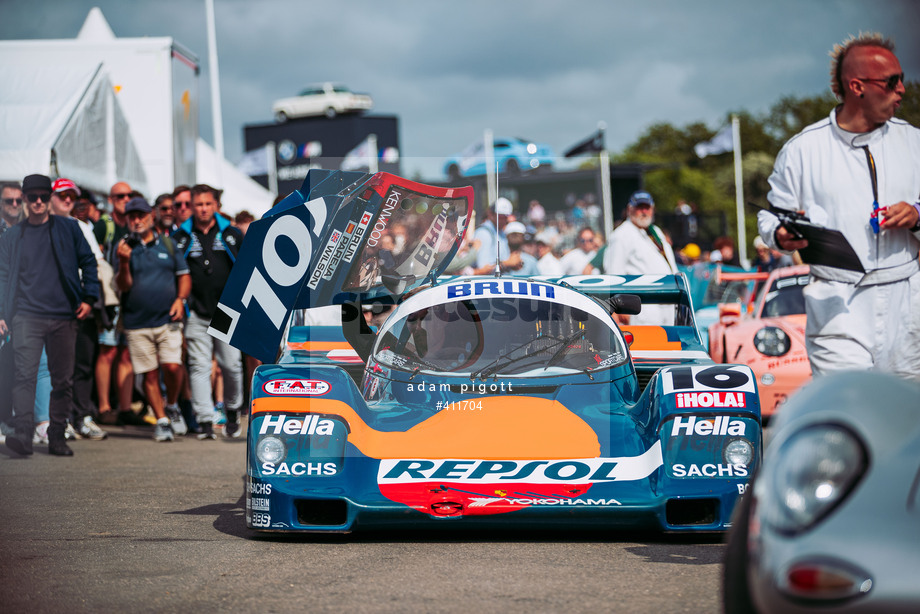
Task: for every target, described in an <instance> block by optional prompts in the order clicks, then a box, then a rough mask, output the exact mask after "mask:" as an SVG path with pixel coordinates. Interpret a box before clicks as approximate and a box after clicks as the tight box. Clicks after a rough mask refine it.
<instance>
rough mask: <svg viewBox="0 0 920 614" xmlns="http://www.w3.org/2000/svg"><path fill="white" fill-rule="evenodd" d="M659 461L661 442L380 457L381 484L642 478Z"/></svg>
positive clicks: (556, 481)
mask: <svg viewBox="0 0 920 614" xmlns="http://www.w3.org/2000/svg"><path fill="white" fill-rule="evenodd" d="M661 464H662V460H661V444H660V443H656V444H655V445H654V446H652V447H651V448H649V449H648V450H647V451H646V452H645V453H643V454H641V455H639V456H626V457H620V458H590V459H577V460H576V459H567V460H551V461H550V460H526V461H525V460H522V461H511V460H408V459H401V460H396V459H383V460H381V461H380V468H379V469H378V472H377V481H378V482H379V483H380V484H399V483H412V482H429V481H432V480H450V481H454V482H478V483H501V482H509V481H517V482H528V483H532V484H589V483H592V482H609V481H614V480H623V481H627V480H641V479H645V478H647V477H648V476H649V475H651V474H652V473H653V472H654V471H655V470H656V469H657V468H658V467H660V466H661Z"/></svg>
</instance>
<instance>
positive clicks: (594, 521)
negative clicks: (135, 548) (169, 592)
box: [212, 176, 761, 532]
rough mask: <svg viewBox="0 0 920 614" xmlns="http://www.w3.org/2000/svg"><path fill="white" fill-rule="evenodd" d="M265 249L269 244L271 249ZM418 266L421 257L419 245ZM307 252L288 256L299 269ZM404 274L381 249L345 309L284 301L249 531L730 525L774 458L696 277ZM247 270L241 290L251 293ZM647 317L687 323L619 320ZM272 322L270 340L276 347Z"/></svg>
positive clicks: (362, 255)
mask: <svg viewBox="0 0 920 614" xmlns="http://www.w3.org/2000/svg"><path fill="white" fill-rule="evenodd" d="M374 177H377V176H365V179H364V180H366V181H371V182H373V181H377V182H378V187H379V188H380V189H378V190H377V191H378V193H379V195H380V197H381V199H382V201H383V202H386V198H387V194H388V192H387V190H392V189H393V185H394V184H393V183H391V184H390V185H389V186H388V187H387V188H385V189H384V188H383V187H381V186H382V184H380V183H379V181H380V180H379V177H378V178H377V179H374ZM309 179H310V178H309V177H308V180H309ZM398 179H399V178H392V176H391V177H390V178H389V179H388V180H392V181H393V182H395V184H400V183H401V181H404V180H399V181H397V180H398ZM360 181H361V180H357V179H356V182H360ZM413 188H414V190H415V191H416V192H417V193H427V194H428V195H429V196H430V195H432V194H434V190H436V188H430V187H427V186H420V185H418V184H416V185H414V186H413ZM361 189H362V188H360V187H359V188H358V191H360V190H361ZM350 193H354V191H353V190H352V191H350V192H347V193H346V195H345V197H344V198H342V197H341V196H340V198H342V200H341V201H339V205H337V206H339V207H341V205H342V204H343V203H344V202H347V201H348V197H347V194H350ZM295 194H296V193H295ZM365 195H366V196H370V195H369V194H367V193H365ZM296 199H297V200H300V201H301V204H302V205H303V204H304V203H309V202H310V201H311V198H309V197H303V196H299V195H298V196H296ZM429 200H432V199H429ZM434 200H437V199H434ZM370 201H373V199H370ZM370 201H369V202H370ZM370 204H373V203H372V202H370ZM442 204H444V208H443V209H442V211H443V210H446V209H451V210H455V211H456V210H457V207H454V206H451V207H448V206H447V204H446V201H445V202H444V203H442ZM365 210H366V209H364V208H362V209H361V210H360V211H355V212H353V215H354V216H357V215H359V214H363V212H364V211H365ZM419 210H420V208H419V207H418V206H417V205H412V206H406V207H405V211H419ZM380 211H381V210H379V209H378V210H377V212H378V213H379V212H380ZM280 215H282V216H284V215H285V214H284V213H281V214H280ZM271 217H275V216H271ZM350 219H356V218H350ZM375 219H376V218H375ZM262 222H267V223H268V224H269V225H270V224H273V223H274V222H272V221H271V219H270V218H267V219H263V220H262ZM288 222H290V220H289V221H288ZM374 223H375V222H374V220H370V221H369V222H368V224H369V225H368V227H369V228H373V227H374ZM393 223H395V221H394V220H393V219H392V218H391V219H390V220H389V221H388V224H393ZM454 223H455V221H453V220H451V219H448V220H447V221H446V225H447V226H448V227H450V226H451V225H453V224H454ZM307 225H309V224H307ZM333 226H335V223H334V224H333ZM344 227H347V223H346V226H344ZM429 230H430V229H429ZM458 230H459V232H458V233H457V234H459V236H462V228H460V229H458ZM250 232H251V231H250ZM333 232H335V230H333ZM270 233H271V231H270V230H269V235H268V236H270ZM416 236H418V237H420V238H421V239H420V240H421V241H422V242H424V241H425V240H426V239H425V238H424V237H429V236H431V233H430V232H422V233H419V234H418V235H416ZM443 236H444V235H443V234H442V237H443ZM339 240H341V239H339ZM247 241H249V238H248V237H247ZM379 242H380V241H379V240H378V243H379ZM324 244H328V241H325V242H324V241H322V240H320V241H318V242H317V245H320V246H322V245H324ZM265 245H266V243H264V242H259V243H258V245H257V246H255V249H256V250H257V251H258V252H259V253H261V254H262V255H263V256H264V254H265V253H268V252H267V251H266V250H267V248H266V247H265ZM247 248H249V249H250V250H251V249H253V248H254V246H253V245H252V244H249V245H247V244H244V246H243V250H244V252H245V251H246V250H247ZM372 248H373V246H371V249H372ZM442 248H444V249H442ZM271 249H277V242H276V243H275V247H272V248H271ZM433 249H434V251H435V252H436V253H438V254H444V256H445V258H443V259H440V258H434V259H432V261H431V262H434V261H437V262H439V263H440V262H441V261H443V260H447V259H448V258H449V256H450V255H451V249H450V248H446V247H445V246H443V245H440V244H438V245H433ZM332 251H333V253H335V250H334V249H333V250H332ZM403 253H408V254H409V255H410V258H414V256H411V254H413V253H416V247H415V246H414V245H408V246H406V247H405V248H404V250H403ZM319 256H320V257H321V256H322V250H320V252H319ZM271 257H273V256H271V255H269V258H271ZM295 257H296V256H291V255H290V254H288V255H287V256H284V255H279V256H278V258H279V260H280V261H283V262H286V263H287V264H286V266H288V268H291V267H292V266H293V263H294V258H295ZM286 258H287V259H286ZM372 258H377V260H378V262H377V264H376V265H375V266H371V267H367V265H366V264H364V263H367V262H368V260H369V259H372ZM241 259H243V255H242V254H241ZM311 264H312V262H311ZM404 265H405V258H404V260H403V261H400V258H399V257H398V256H397V257H396V259H395V260H394V261H390V260H388V261H387V262H386V263H383V262H381V261H380V258H379V255H378V253H375V252H373V251H369V250H368V249H367V245H364V246H363V247H362V248H361V249H359V250H358V251H357V253H356V255H355V257H354V258H353V264H352V265H351V266H343V270H342V271H341V272H339V271H336V272H335V273H334V274H333V275H330V276H328V277H329V278H330V279H332V278H335V277H336V275H339V274H341V275H342V278H343V279H352V280H355V279H358V278H359V277H360V278H362V279H364V282H367V283H364V282H362V283H361V284H360V287H356V286H355V285H354V284H352V285H351V286H349V285H348V284H346V285H344V286H341V285H340V286H337V287H336V288H334V290H332V291H327V293H326V295H325V296H330V295H333V296H334V299H333V300H332V301H331V303H332V304H333V305H339V307H331V308H330V307H325V308H322V309H316V308H317V307H322V305H317V304H312V303H310V299H309V297H308V298H307V299H304V298H303V297H302V295H301V297H300V298H297V299H295V300H292V301H290V302H289V303H288V304H287V305H286V307H288V309H289V314H288V315H290V311H291V310H293V316H294V317H292V318H288V319H286V325H285V328H284V330H283V331H282V335H281V336H282V339H283V341H282V346H283V351H282V352H281V354H280V357H279V358H278V359H277V360H276V361H275V362H274V363H273V364H265V365H263V366H261V367H259V368H258V369H257V371H256V374H255V377H254V380H253V384H252V406H251V415H250V424H249V430H248V447H247V461H246V473H247V478H246V522H247V525H248V526H249V527H250V528H252V529H256V530H261V531H294V532H297V531H305V532H349V531H353V530H356V529H359V528H370V527H392V526H397V525H401V524H405V525H407V526H423V525H429V526H435V527H446V526H455V527H459V526H473V527H496V526H538V525H546V526H554V525H555V526H572V525H573V523H575V524H577V525H579V526H584V527H605V528H627V527H635V528H648V529H659V530H665V531H674V532H687V531H721V530H724V529H725V528H727V527H728V526H729V525H730V518H731V513H732V510H733V508H734V506H735V503H736V501H737V500H738V498H739V496H740V495H741V494H742V493H743V492H744V491H745V489H746V488H747V483H748V478H749V476H750V475H751V473H752V472H753V471H754V469H755V468H756V466H757V465H758V463H759V459H760V455H761V427H760V408H759V405H758V395H757V386H756V381H755V380H754V377H753V374H752V373H751V370H750V369H749V368H748V367H746V366H742V365H717V364H714V363H713V362H712V361H711V360H710V359H709V357H708V355H707V354H706V351H705V349H704V348H703V346H702V344H701V342H700V338H699V334H698V332H697V330H696V327H695V325H694V321H693V311H692V306H691V301H690V299H689V294H688V291H687V285H686V280H685V278H684V277H683V276H657V275H656V276H622V277H619V276H579V277H569V278H555V279H544V278H529V279H525V278H519V277H460V278H456V277H447V278H444V277H438V276H437V273H438V269H439V266H440V264H434V265H432V266H431V267H430V268H429V269H427V273H428V276H427V277H426V278H425V279H422V280H421V281H422V282H423V283H422V285H421V286H419V285H418V284H414V287H412V288H411V289H409V290H406V291H401V292H398V293H397V292H393V291H392V288H393V287H394V286H398V285H400V284H401V283H404V282H407V278H408V277H410V276H411V277H414V278H415V279H418V277H419V276H418V275H417V273H418V270H416V271H414V272H406V271H407V268H406V267H405V266H404ZM276 266H278V265H277V263H276ZM401 266H402V267H403V268H402V269H401V270H402V271H403V273H402V274H400V275H392V274H390V273H387V271H393V270H399V269H400V267H401ZM426 266H428V265H427V264H426ZM362 267H364V268H365V269H364V272H363V273H362V272H361V268H362ZM243 268H244V269H245V267H243ZM327 268H328V266H327ZM374 268H376V270H377V273H376V274H369V273H367V270H370V269H374ZM256 270H261V269H256ZM310 270H311V267H304V279H306V280H309V279H310V278H311V274H310ZM356 271H357V273H356ZM249 275H250V277H249V280H250V281H247V279H246V278H245V275H244V277H243V278H242V279H241V280H237V282H238V283H235V284H230V285H238V286H239V287H240V288H245V287H247V286H248V285H249V284H251V279H252V274H249ZM260 275H263V274H262V273H260ZM386 275H390V279H389V281H386V282H385V281H384V276H386ZM263 277H264V275H263ZM313 277H314V278H316V277H315V276H313ZM322 277H323V276H322V275H320V277H319V278H322ZM378 282H379V283H378ZM306 283H309V281H307V282H306ZM408 285H409V286H412V285H413V284H412V283H411V282H409V283H408ZM228 288H229V286H228ZM401 290H405V288H402V289H401ZM320 291H322V289H320ZM336 293H337V294H336ZM232 295H233V292H232V291H229V292H228V291H225V293H224V297H223V298H222V303H224V306H225V309H226V310H227V311H229V312H234V313H235V314H236V315H233V314H231V316H232V318H231V319H233V320H234V321H235V322H237V326H235V328H236V330H237V332H239V331H240V330H241V328H240V326H239V323H241V322H245V319H246V318H245V317H244V316H241V315H240V314H241V313H242V311H241V310H240V305H239V304H236V303H232V300H234V299H232V298H231V297H232ZM261 300H264V299H261ZM387 303H389V304H395V308H394V309H393V310H392V313H390V314H389V317H388V318H386V320H385V321H383V322H382V323H380V324H379V326H378V327H377V328H376V330H375V329H373V328H372V327H371V326H369V325H368V324H367V322H366V320H365V318H364V315H363V314H364V313H366V312H368V311H367V310H368V309H369V308H371V309H372V308H373V307H374V306H375V305H377V306H379V305H381V304H387ZM642 304H667V305H671V306H673V313H674V318H673V322H672V323H669V324H667V325H661V326H632V327H630V326H624V327H622V328H621V327H620V326H618V325H617V323H616V320H615V319H614V317H613V316H614V314H616V313H621V314H629V313H637V312H638V311H639V310H641V305H642ZM300 307H305V308H306V309H303V310H300V309H299V308H300ZM330 316H331V317H330ZM212 326H214V327H215V330H214V334H216V335H223V336H225V337H228V336H231V337H232V335H228V333H227V331H228V327H227V326H222V325H221V323H220V322H219V321H217V320H215V323H214V324H213V325H212ZM245 328H246V329H247V330H249V332H253V331H254V330H255V329H251V328H250V327H249V326H248V325H247V326H245ZM269 328H270V327H268V326H266V327H265V328H264V329H262V332H257V336H263V332H265V334H268V333H271V335H272V336H274V335H275V334H276V332H275V330H269ZM244 336H245V335H244ZM237 342H239V339H237ZM239 344H240V345H243V346H246V345H247V342H245V341H244V342H239Z"/></svg>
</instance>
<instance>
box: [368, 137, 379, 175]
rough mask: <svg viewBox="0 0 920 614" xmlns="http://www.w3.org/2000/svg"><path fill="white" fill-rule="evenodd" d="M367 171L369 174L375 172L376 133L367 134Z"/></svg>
mask: <svg viewBox="0 0 920 614" xmlns="http://www.w3.org/2000/svg"><path fill="white" fill-rule="evenodd" d="M367 172H369V173H370V174H371V175H373V174H375V173H376V172H377V135H376V134H369V135H367Z"/></svg>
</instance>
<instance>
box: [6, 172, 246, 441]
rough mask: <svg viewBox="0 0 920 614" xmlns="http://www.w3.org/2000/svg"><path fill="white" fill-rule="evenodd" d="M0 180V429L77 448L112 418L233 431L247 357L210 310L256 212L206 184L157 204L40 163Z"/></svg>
mask: <svg viewBox="0 0 920 614" xmlns="http://www.w3.org/2000/svg"><path fill="white" fill-rule="evenodd" d="M0 192H2V194H0V197H2V204H0V441H5V443H6V445H7V447H8V448H9V449H10V450H12V451H13V452H15V453H17V454H20V455H24V456H25V455H29V454H32V452H33V446H34V445H36V444H39V445H42V444H47V445H48V451H49V453H50V454H52V455H57V456H71V455H72V454H73V451H72V449H71V448H70V447H69V446H68V445H67V440H68V439H77V438H85V439H91V440H103V439H106V438H107V436H108V433H107V431H106V430H105V428H106V426H109V425H122V426H124V425H131V426H136V427H146V428H151V430H152V437H153V439H154V440H155V441H160V442H163V441H171V440H173V439H175V438H176V437H178V436H182V435H186V434H188V435H192V436H196V437H197V438H198V439H202V440H208V439H216V438H217V434H216V429H218V428H219V430H220V431H221V432H222V433H223V434H224V436H226V437H231V438H232V437H239V436H240V434H241V428H240V419H241V414H242V410H243V402H244V400H243V387H244V386H243V379H244V373H247V372H248V373H250V374H251V368H250V369H248V370H244V368H243V360H244V357H243V356H242V355H241V354H240V352H239V351H238V350H235V349H234V348H230V347H229V346H226V345H225V344H222V343H221V342H218V341H215V340H214V339H213V338H212V337H211V336H210V335H208V334H207V323H208V322H209V321H210V319H211V315H212V314H213V309H214V307H215V305H216V303H217V300H218V298H219V296H220V289H222V288H223V285H224V284H225V283H226V281H227V277H228V276H229V272H230V268H231V267H232V266H233V262H234V261H235V258H236V254H237V251H238V250H239V247H240V245H241V243H242V239H243V235H244V233H245V231H246V228H248V225H249V223H250V222H252V221H253V219H254V217H253V216H252V215H251V214H249V213H247V212H242V213H240V214H239V215H237V217H236V219H234V220H231V219H229V218H228V217H227V216H225V215H224V214H222V213H221V211H220V197H221V191H220V190H218V189H215V188H213V187H211V186H208V185H205V184H200V185H195V186H187V185H180V186H177V187H176V188H175V189H174V190H173V191H172V192H170V193H166V194H161V195H159V196H157V197H156V198H155V199H153V204H152V205H151V204H150V202H148V200H147V199H146V198H145V196H144V195H143V194H141V193H139V192H137V191H136V190H134V189H132V187H131V186H130V185H129V184H127V183H125V182H117V183H115V184H114V185H113V186H112V187H111V189H110V190H109V193H108V194H107V196H106V197H105V198H101V199H100V198H97V197H96V196H95V195H93V194H92V193H91V192H90V191H89V190H87V189H85V188H81V187H80V186H78V185H76V184H75V183H74V182H73V181H71V180H70V179H67V178H59V179H57V180H55V181H53V182H52V181H51V179H50V178H49V177H47V176H44V175H29V176H28V177H26V178H24V180H23V182H22V184H20V183H17V182H7V183H3V184H2V185H0ZM246 358H247V359H249V357H246ZM250 363H251V359H250ZM250 366H251V364H250Z"/></svg>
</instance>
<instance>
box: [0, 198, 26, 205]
mask: <svg viewBox="0 0 920 614" xmlns="http://www.w3.org/2000/svg"><path fill="white" fill-rule="evenodd" d="M3 204H4V205H14V204H15V205H21V204H22V199H21V198H4V199H3Z"/></svg>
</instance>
